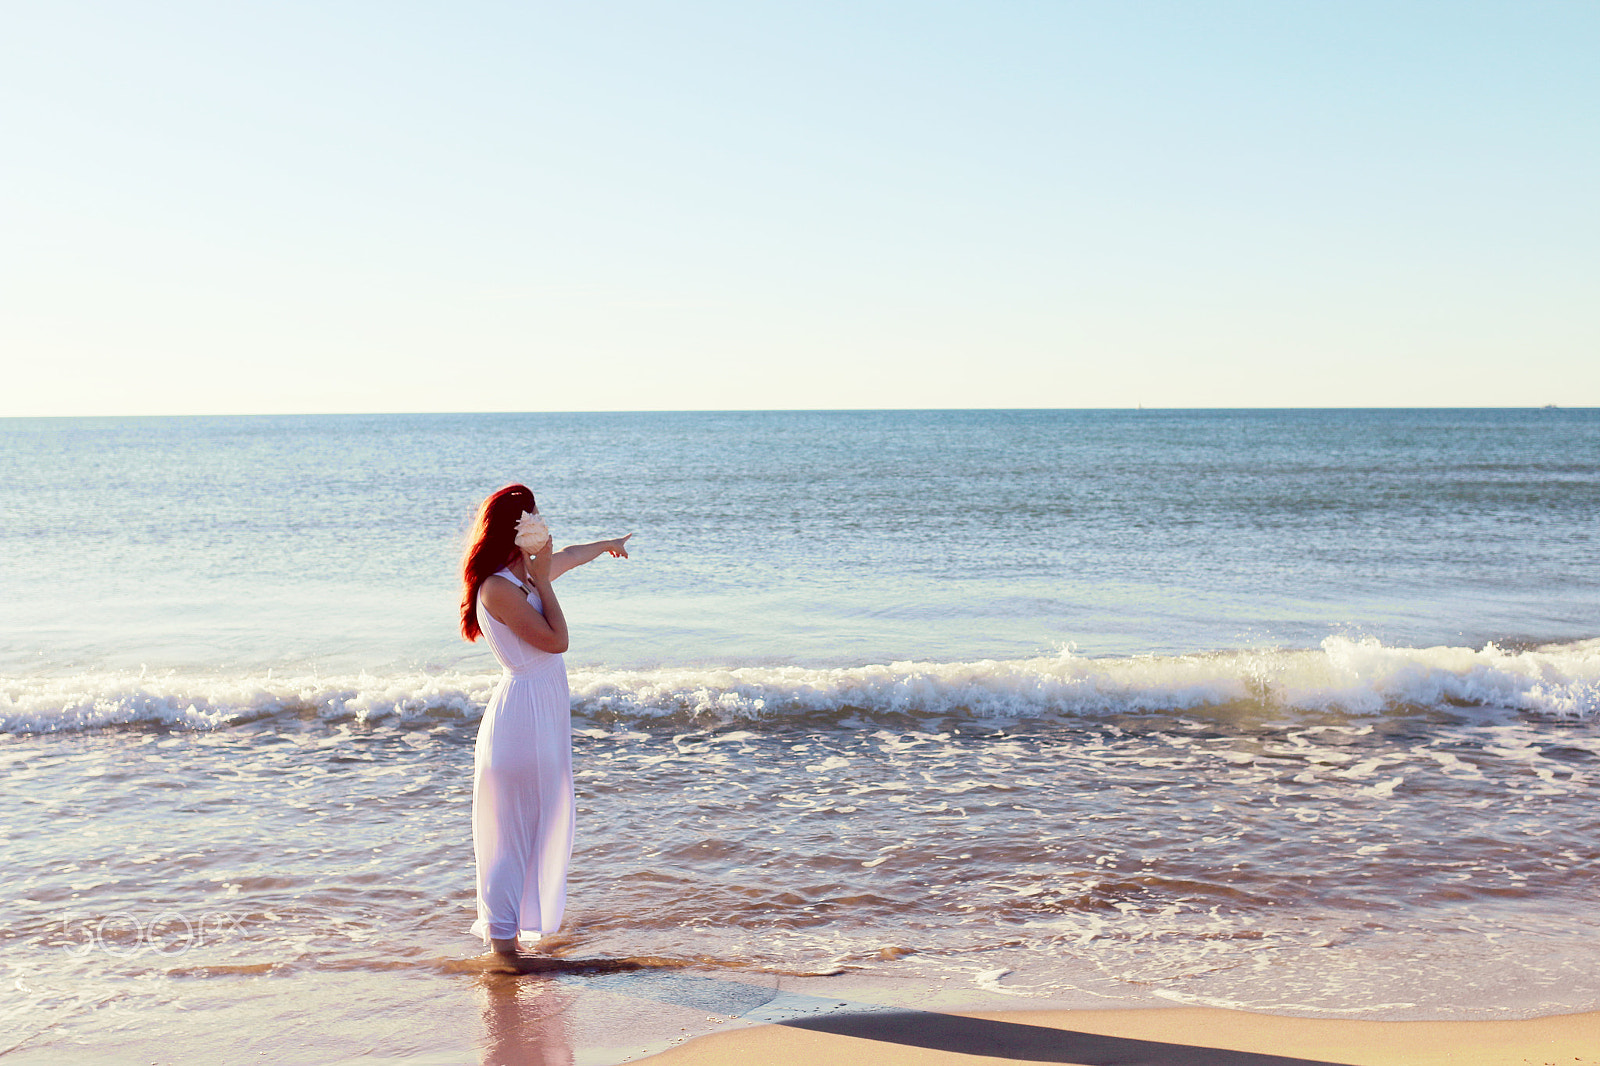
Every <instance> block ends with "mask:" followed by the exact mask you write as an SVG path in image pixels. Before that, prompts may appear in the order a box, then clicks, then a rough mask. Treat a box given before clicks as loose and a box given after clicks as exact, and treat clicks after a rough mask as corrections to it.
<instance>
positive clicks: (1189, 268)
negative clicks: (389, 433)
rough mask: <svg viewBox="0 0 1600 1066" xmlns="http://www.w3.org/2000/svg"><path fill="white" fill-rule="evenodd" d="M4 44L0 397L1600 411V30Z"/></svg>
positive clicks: (179, 17)
mask: <svg viewBox="0 0 1600 1066" xmlns="http://www.w3.org/2000/svg"><path fill="white" fill-rule="evenodd" d="M4 21H5V29H4V32H3V34H0V138H3V143H4V145H5V148H4V162H3V164H0V225H3V229H4V236H3V238H0V350H3V351H4V353H5V360H4V363H5V369H4V371H3V378H0V415H28V414H109V413H190V412H194V413H199V412H218V413H226V412H258V411H422V410H506V409H528V410H542V409H553V410H561V409H566V410H590V409H592V410H611V409H658V408H688V409H701V408H774V407H827V408H831V407H1100V406H1132V405H1134V404H1136V403H1143V404H1145V405H1146V406H1194V407H1207V406H1258V405H1264V406H1324V405H1335V406H1345V405H1351V406H1368V405H1372V406H1388V405H1423V406H1433V405H1445V406H1449V405H1482V406H1500V405H1522V404H1543V403H1559V404H1563V405H1592V404H1597V403H1600V192H1597V190H1600V61H1597V58H1596V57H1597V56H1600V3H1592V2H1561V3H1539V2H1532V3H1530V2H1516V3H1498V4H1483V3H1470V2H1451V3H1405V2H1402V0H1395V2H1383V3H1338V4H1334V3H1294V2H1285V0H1263V2H1259V3H1205V2H1199V0H1194V2H1184V3H1139V2H1115V3H1113V2H1110V0H1107V2H1102V3H1078V2H1071V0H1051V2H1023V0H971V2H967V3H947V2H916V3H911V2H873V0H850V2H819V0H802V2H792V3H768V2H762V0H729V2H704V0H681V2H661V0H648V2H644V0H640V2H565V3H547V2H535V3H510V2H507V3H499V2H482V0H478V2H471V0H469V2H458V3H452V4H420V3H410V2H395V0H382V2H378V0H351V2H345V0H316V2H314V3H313V2H300V0H274V2H260V3H216V2H214V0H196V2H192V3H173V2H167V0H127V2H121V3H109V2H103V3H94V2H74V0H50V2H48V3H36V4H13V5H9V6H8V8H7V10H6V14H5V20H4Z"/></svg>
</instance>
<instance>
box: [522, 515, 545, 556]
mask: <svg viewBox="0 0 1600 1066" xmlns="http://www.w3.org/2000/svg"><path fill="white" fill-rule="evenodd" d="M549 542H550V527H549V526H547V525H545V524H544V519H543V518H540V517H539V516H538V515H536V514H534V513H533V512H532V511H523V512H522V517H521V518H519V519H517V540H516V544H517V547H519V548H521V549H522V550H523V551H525V552H536V551H538V550H539V549H540V548H542V547H544V546H545V545H546V544H548V543H549Z"/></svg>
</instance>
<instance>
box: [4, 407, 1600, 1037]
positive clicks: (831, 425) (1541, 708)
mask: <svg viewBox="0 0 1600 1066" xmlns="http://www.w3.org/2000/svg"><path fill="white" fill-rule="evenodd" d="M511 481H522V482H525V483H526V484H528V485H529V486H530V487H532V488H533V490H534V492H535V493H536V494H537V496H538V498H539V503H540V510H541V512H542V513H543V514H544V515H545V516H546V517H547V519H548V520H549V523H550V525H551V528H552V530H553V532H554V535H555V538H556V540H557V543H558V544H566V543H571V542H578V541H586V540H593V539H599V538H601V537H609V536H616V535H620V534H622V533H627V532H633V533H634V534H635V536H634V539H633V541H632V542H630V543H631V547H632V549H633V550H632V558H630V559H628V560H613V559H609V558H602V559H600V560H598V561H596V562H594V563H592V564H590V565H588V566H585V567H583V568H581V569H579V570H577V571H575V572H573V573H572V574H570V575H568V576H565V577H563V578H562V579H561V581H560V583H559V584H558V586H557V588H558V591H559V592H560V593H561V597H562V602H563V604H564V606H565V609H566V613H567V616H568V619H569V621H570V623H571V629H572V648H571V651H570V652H569V653H568V655H567V663H568V670H569V674H570V678H571V683H572V692H573V711H574V735H573V742H574V754H575V759H574V766H575V770H576V774H577V789H578V830H577V844H576V849H575V853H574V856H573V863H572V873H571V879H570V890H569V899H570V903H569V909H568V912H567V919H566V924H565V926H564V928H563V930H562V933H561V934H560V935H559V936H558V937H557V938H555V939H553V940H552V941H550V942H549V943H547V944H546V945H544V947H545V949H546V950H547V951H548V952H549V953H550V954H551V955H552V957H553V958H555V959H557V960H563V962H562V963H561V965H560V966H559V968H558V969H556V970H555V971H553V972H552V973H551V974H549V975H545V976H543V977H534V978H521V979H516V978H507V977H505V976H503V975H495V974H488V973H485V972H483V971H482V970H481V968H480V967H478V966H477V965H476V964H475V963H474V962H473V958H474V956H475V955H476V954H477V952H478V951H479V950H480V948H479V945H478V942H477V941H475V940H473V939H472V938H470V937H469V936H468V934H467V928H468V926H469V925H470V924H471V921H472V918H473V910H472V904H473V869H472V850H471V841H470V832H469V819H470V802H471V794H470V792H471V767H472V747H473V740H474V736H475V730H476V726H477V722H478V719H479V717H480V715H481V713H482V710H483V706H484V704H485V702H486V701H487V699H488V696H489V693H490V691H491V689H492V688H493V686H494V683H495V680H496V678H497V676H498V669H497V668H496V666H495V664H494V661H493V659H492V657H491V656H490V654H489V652H488V650H487V649H486V648H485V647H484V646H483V645H481V644H476V645H474V644H467V643H464V642H463V641H462V640H461V639H460V637H459V634H458V632H457V630H456V616H457V602H458V598H459V590H458V588H457V585H456V582H457V580H458V577H457V566H458V560H459V555H460V550H461V545H462V537H463V535H464V532H465V529H466V526H467V524H468V522H469V520H470V518H471V515H472V512H473V509H474V507H475V506H476V504H477V503H478V501H480V500H481V499H482V498H483V496H485V495H486V494H487V493H488V492H490V491H492V490H493V489H495V488H497V487H499V486H500V485H503V484H506V483H508V482H511ZM0 504H3V506H0V514H3V515H4V524H3V527H0V764H3V765H4V767H5V771H6V777H7V783H8V787H7V788H6V789H5V790H4V792H3V793H0V815H3V816H0V825H3V826H4V830H3V832H4V836H5V858H6V862H5V865H4V874H3V876H4V878H5V884H6V892H5V898H6V901H7V904H8V907H7V913H6V915H5V917H4V918H3V919H0V963H3V965H4V967H5V974H4V986H5V987H6V988H7V989H8V991H7V992H6V993H5V999H4V1001H3V1006H0V1054H3V1055H6V1057H7V1060H8V1061H16V1062H50V1061H59V1060H60V1059H62V1058H67V1057H71V1058H73V1059H74V1060H75V1061H97V1060H104V1061H128V1060H129V1058H128V1056H130V1055H137V1054H146V1053H148V1054H149V1055H150V1056H151V1057H153V1058H157V1059H162V1060H174V1061H198V1060H201V1059H210V1058H216V1057H234V1058H237V1057H244V1056H245V1055H249V1056H251V1057H257V1056H265V1057H267V1058H270V1059H272V1060H274V1061H307V1062H311V1061H336V1060H351V1061H380V1060H381V1061H391V1062H419V1063H420V1062H456V1061H476V1060H478V1059H479V1058H480V1057H481V1060H482V1061H484V1062H489V1061H502V1060H505V1059H506V1058H507V1057H508V1055H509V1054H510V1053H509V1052H508V1051H507V1049H508V1048H511V1047H514V1046H518V1044H519V1042H521V1043H523V1044H525V1043H526V1042H527V1040H529V1039H535V1042H538V1043H540V1044H541V1046H545V1047H547V1048H549V1049H554V1050H552V1051H550V1054H549V1055H547V1056H546V1057H545V1058H543V1059H540V1060H538V1061H571V1062H587V1063H596V1064H601V1063H609V1062H617V1061H622V1060H623V1059H624V1058H628V1057H631V1056H635V1055H637V1054H639V1053H641V1052H642V1051H643V1050H648V1049H649V1048H652V1047H660V1046H664V1044H665V1043H668V1042H671V1041H675V1040H677V1039H681V1038H683V1037H684V1036H688V1035H693V1034H694V1033H695V1032H699V1031H705V1030H706V1029H709V1028H715V1027H717V1026H718V1025H721V1024H725V1023H727V1022H728V1020H729V1019H732V1018H737V1017H741V1016H744V1017H756V1016H758V1015H759V1011H760V1010H768V1011H771V1010H774V1009H777V1007H774V1005H773V1004H774V1003H776V1002H777V1000H774V996H782V995H786V996H789V997H791V999H790V1000H789V1001H786V1002H789V1003H790V1006H791V1007H793V1006H794V1004H801V1006H800V1007H795V1008H794V1009H803V1005H804V1004H803V1001H804V1000H805V997H808V996H809V997H812V998H813V999H816V1000H817V1001H818V1002H821V1000H822V999H825V998H827V997H830V996H832V997H836V998H839V999H840V1000H841V1001H851V1002H869V1003H890V1002H904V1003H915V1004H918V1005H927V1004H941V1003H942V1004H950V1005H993V1004H996V1003H999V1004H1001V1005H1002V1006H1005V1007H1027V1006H1036V1005H1037V1006H1056V1005H1062V1004H1067V1005H1093V1006H1098V1007H1109V1006H1120V1005H1131V1006H1144V1005H1151V1004H1158V1003H1166V1004H1199V1005H1216V1006H1231V1007H1237V1008H1240V1009H1247V1010H1262V1011H1272V1012H1279V1013H1294V1014H1306V1015H1309V1016H1316V1017H1358V1018H1442V1019H1454V1018H1499V1017H1524V1016H1530V1015H1536V1014H1549V1013H1558V1012H1569V1011H1580V1010H1594V1009H1600V919H1597V918H1596V917H1595V912H1594V908H1593V900H1594V899H1596V898H1597V897H1600V792H1597V783H1600V566H1597V564H1596V560H1597V551H1596V549H1597V547H1600V541H1597V536H1596V533H1597V522H1596V517H1597V515H1600V412H1597V411H1593V410H1564V409H1563V410H1554V409H1547V410H1302V411H1261V410H1248V411H1244V410H1241V411H1213V410H1208V411H1031V410H1030V411H878V412H870V411H849V412H731V413H644V414H636V413H618V414H468V415H371V416H317V417H313V416H305V417H299V416H283V417H248V418H246V417H238V418H198V417H196V418H177V417H174V418H85V419H10V420H0ZM762 990H766V991H765V992H763V991H762ZM763 997H764V998H763ZM794 997H799V998H794ZM781 1005H782V1004H781V1003H780V1004H779V1006H781ZM752 1012H754V1013H752ZM529 1034H533V1036H532V1037H530V1035H529ZM551 1056H553V1057H551ZM511 1057H514V1056H511ZM143 1061H149V1059H146V1060H143Z"/></svg>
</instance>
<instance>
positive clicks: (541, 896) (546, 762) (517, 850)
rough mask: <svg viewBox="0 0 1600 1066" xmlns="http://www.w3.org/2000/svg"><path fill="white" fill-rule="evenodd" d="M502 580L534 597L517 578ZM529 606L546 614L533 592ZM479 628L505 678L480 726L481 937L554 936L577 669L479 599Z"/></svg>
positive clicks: (567, 854)
mask: <svg viewBox="0 0 1600 1066" xmlns="http://www.w3.org/2000/svg"><path fill="white" fill-rule="evenodd" d="M496 576H498V577H504V578H508V579H509V580H510V581H511V582H512V583H514V584H516V585H519V586H522V587H525V588H527V587H528V586H527V585H525V584H524V583H523V582H521V581H518V580H517V577H516V575H514V574H512V573H511V571H509V570H502V571H500V573H499V574H498V575H496ZM528 602H529V603H530V604H532V605H533V607H534V609H535V610H543V605H542V604H541V603H540V601H539V594H538V593H537V592H536V591H533V590H532V589H531V588H530V589H529V592H528ZM478 625H479V626H480V627H481V628H482V630H483V635H484V637H485V638H486V639H487V640H488V642H489V647H490V648H491V649H492V650H493V651H494V657H495V658H496V659H498V660H499V661H500V665H501V667H503V668H504V670H505V674H504V676H502V677H501V678H500V684H499V685H497V686H496V687H495V690H494V695H493V696H491V697H490V699H489V706H488V708H487V709H486V710H485V711H484V712H483V723H482V724H481V725H480V726H479V727H478V747H477V757H476V760H475V764H474V769H473V774H472V850H473V852H474V854H475V855H476V857H477V860H478V920H477V921H476V922H474V923H473V925H472V932H473V934H474V935H476V936H480V937H483V938H484V940H486V941H487V940H488V939H489V938H491V937H493V938H495V939H497V940H510V939H511V938H512V937H514V936H517V935H519V934H527V935H529V936H531V937H538V936H548V935H550V934H551V933H554V932H555V931H556V930H557V929H558V928H560V926H561V913H562V911H563V910H565V909H566V905H567V863H568V861H569V860H570V859H571V857H572V822H573V794H572V706H571V703H570V701H569V698H568V692H567V666H566V662H565V661H564V660H563V659H562V658H561V656H559V655H553V654H551V653H550V652H547V651H540V650H539V649H538V648H535V647H533V646H532V645H531V644H528V643H527V642H525V641H524V640H522V638H520V637H518V636H517V635H516V634H515V633H513V632H512V631H511V630H510V629H509V628H507V627H506V626H504V625H501V624H500V623H499V622H497V621H495V618H494V616H493V615H491V614H490V613H489V611H488V609H487V608H485V607H484V605H483V592H482V590H481V589H480V590H479V593H478Z"/></svg>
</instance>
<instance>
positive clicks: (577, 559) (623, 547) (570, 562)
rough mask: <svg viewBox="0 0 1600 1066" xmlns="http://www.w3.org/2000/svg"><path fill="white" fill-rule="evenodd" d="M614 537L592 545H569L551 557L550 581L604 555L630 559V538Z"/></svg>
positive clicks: (629, 535)
mask: <svg viewBox="0 0 1600 1066" xmlns="http://www.w3.org/2000/svg"><path fill="white" fill-rule="evenodd" d="M631 536H633V534H632V533H629V534H628V536H627V537H614V538H612V539H611V540H597V541H595V542H594V543H592V544H569V545H567V546H566V547H565V548H562V549H561V550H560V551H558V552H556V553H555V554H554V555H552V556H551V557H550V579H551V580H552V581H553V580H555V579H556V578H558V577H560V576H561V575H562V574H564V573H566V572H567V571H568V570H576V569H577V568H578V567H580V566H582V565H583V564H584V563H588V562H593V561H594V560H596V559H598V558H600V556H602V555H611V556H613V557H614V558H618V559H626V558H627V557H628V537H631Z"/></svg>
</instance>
